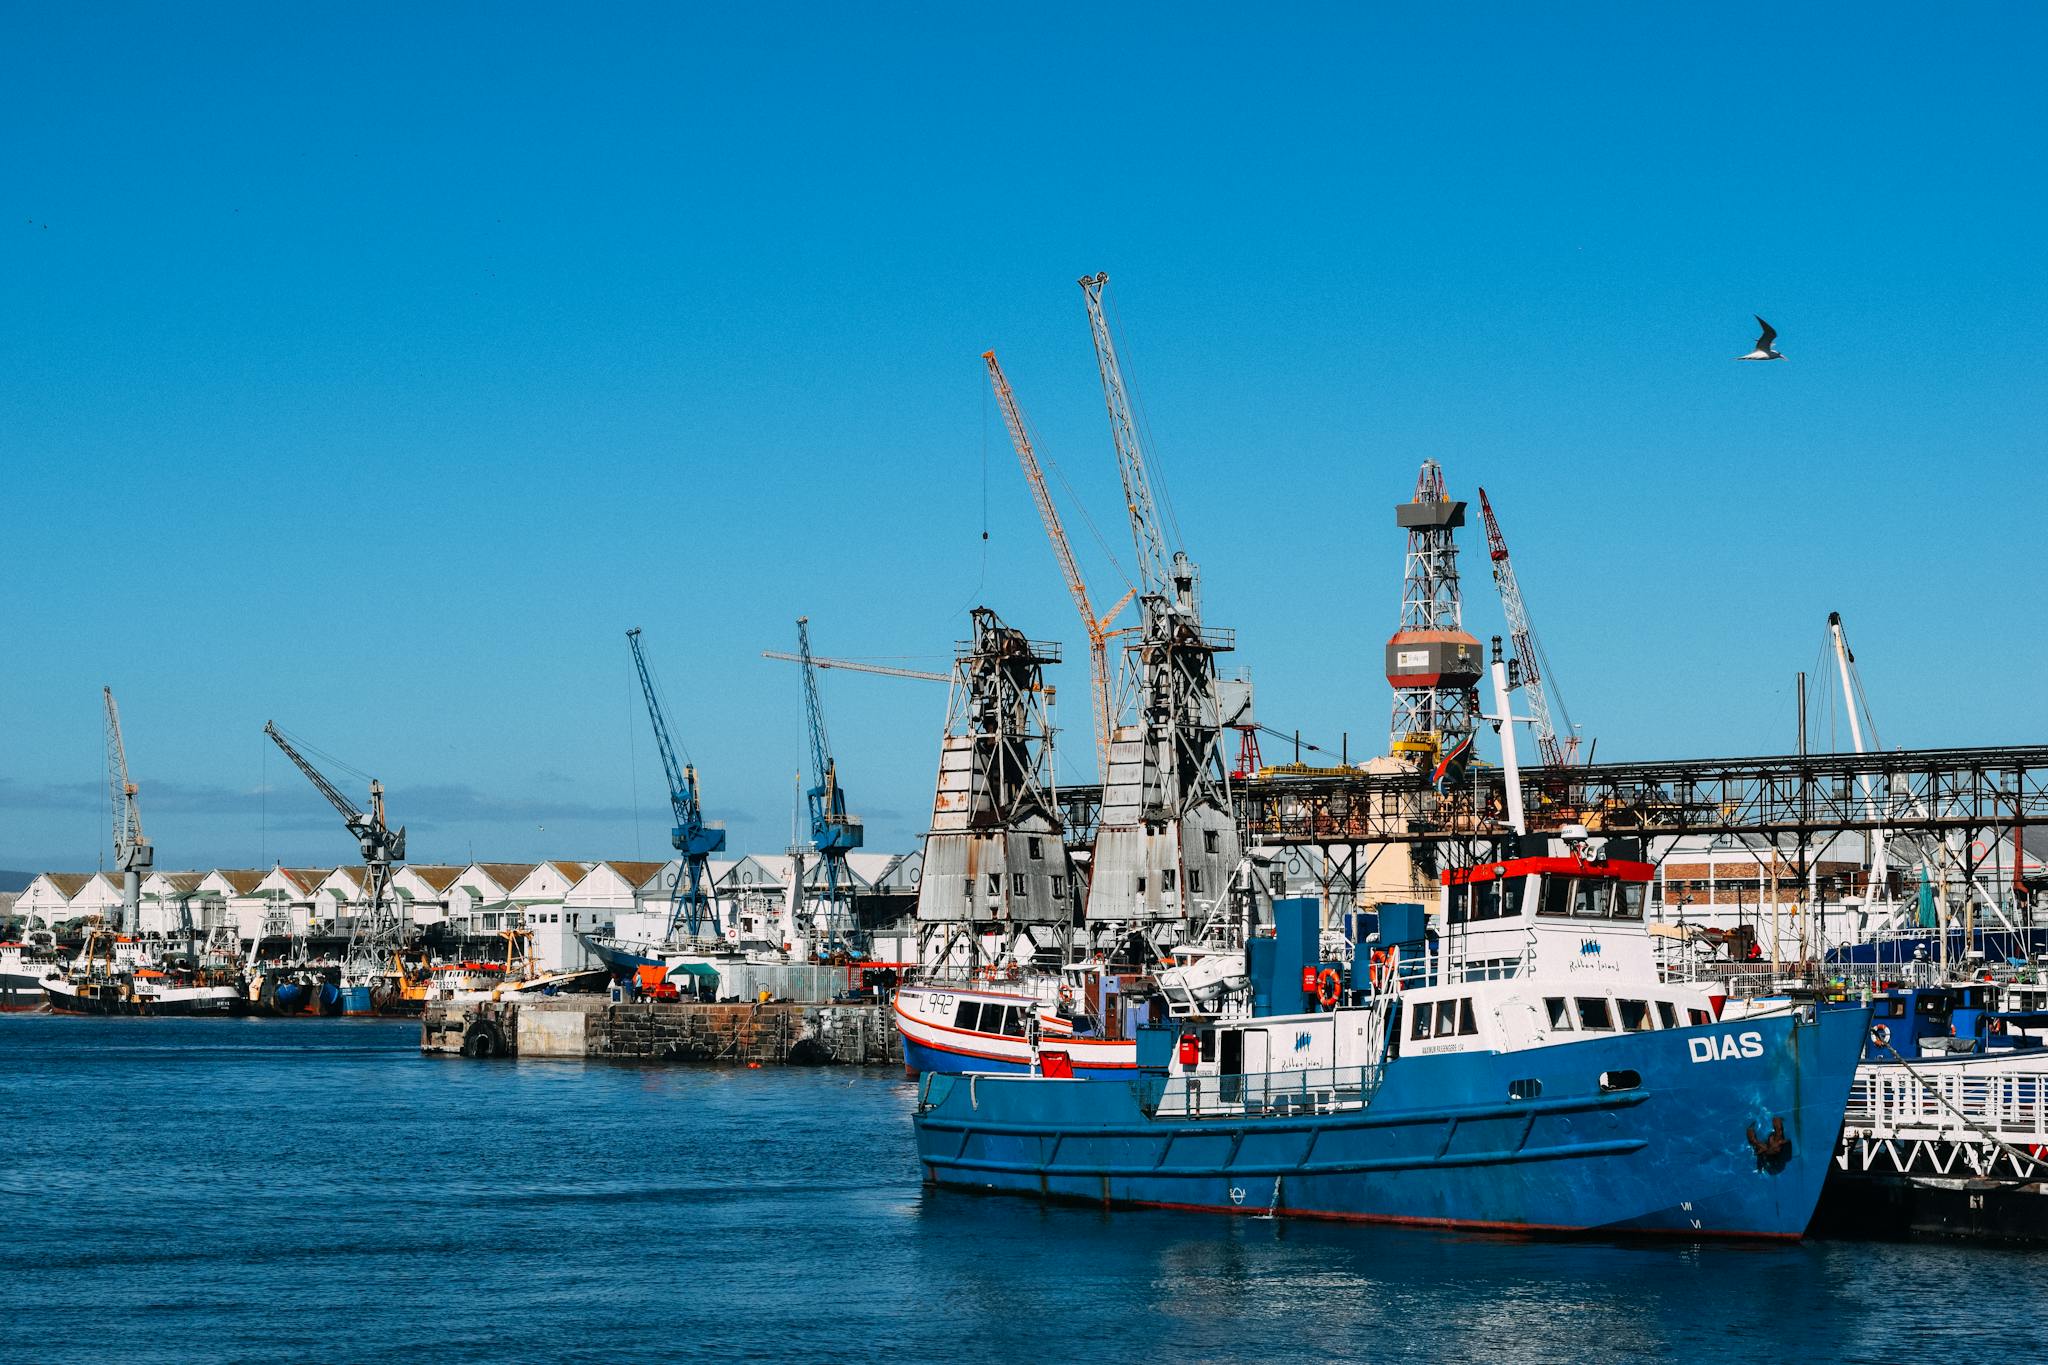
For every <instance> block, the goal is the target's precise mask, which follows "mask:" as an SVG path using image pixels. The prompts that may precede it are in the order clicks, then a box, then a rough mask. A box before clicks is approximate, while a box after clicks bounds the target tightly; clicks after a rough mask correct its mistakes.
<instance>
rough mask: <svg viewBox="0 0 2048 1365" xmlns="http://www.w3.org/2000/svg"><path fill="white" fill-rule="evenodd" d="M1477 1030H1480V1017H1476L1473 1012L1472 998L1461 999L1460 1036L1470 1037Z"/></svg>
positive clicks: (1459, 1010)
mask: <svg viewBox="0 0 2048 1365" xmlns="http://www.w3.org/2000/svg"><path fill="white" fill-rule="evenodd" d="M1477 1032H1479V1020H1478V1018H1477V1017H1476V1016H1475V1015H1474V1014H1473V1012H1472V1002H1471V1000H1470V999H1464V1000H1460V1001H1459V1002H1458V1034H1459V1036H1460V1037H1470V1036H1472V1035H1473V1034H1475V1033H1477Z"/></svg>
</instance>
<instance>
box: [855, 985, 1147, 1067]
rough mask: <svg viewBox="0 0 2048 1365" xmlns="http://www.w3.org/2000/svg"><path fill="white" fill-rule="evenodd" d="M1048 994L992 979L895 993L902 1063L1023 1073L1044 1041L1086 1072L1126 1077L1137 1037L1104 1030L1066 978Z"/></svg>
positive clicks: (1034, 1061)
mask: <svg viewBox="0 0 2048 1365" xmlns="http://www.w3.org/2000/svg"><path fill="white" fill-rule="evenodd" d="M1049 993H1051V994H1052V995H1053V1000H1052V1001H1048V1000H1046V999H1044V998H1043V997H1042V996H1041V995H1039V994H1033V993H1028V992H1025V991H1022V990H1019V989H1016V988H999V987H996V986H992V985H975V984H965V985H948V984H946V983H943V982H940V983H926V984H922V985H917V986H906V987H904V988H902V989H901V990H899V991H897V993H896V1000H895V1012H896V1027H897V1030H898V1031H899V1032H900V1033H901V1034H902V1035H903V1064H904V1066H906V1067H907V1068H909V1069H910V1070H912V1071H919V1072H969V1071H974V1072H990V1073H1005V1072H1008V1073H1025V1072H1029V1071H1032V1070H1034V1069H1036V1068H1037V1067H1038V1065H1039V1056H1040V1046H1041V1044H1043V1045H1044V1047H1046V1048H1047V1049H1049V1050H1051V1051H1054V1052H1056V1053H1057V1054H1059V1055H1060V1056H1061V1058H1062V1061H1061V1062H1059V1063H1055V1067H1056V1068H1057V1067H1058V1066H1060V1065H1065V1066H1066V1067H1067V1068H1068V1069H1069V1071H1070V1073H1071V1074H1072V1075H1075V1076H1079V1077H1082V1078H1084V1079H1085V1078H1093V1077H1119V1078H1125V1079H1128V1078H1129V1077H1130V1076H1131V1075H1132V1074H1133V1073H1134V1072H1135V1070H1136V1068H1137V1064H1138V1053H1137V1043H1136V1042H1135V1041H1134V1040H1132V1039H1130V1038H1113V1037H1105V1036H1103V1034H1102V1029H1101V1024H1100V1023H1099V1022H1098V1021H1099V1018H1100V1016H1099V1015H1096V1014H1091V1013H1087V1012H1085V1011H1083V1010H1077V1009H1076V1008H1075V1001H1076V999H1077V995H1078V993H1077V992H1076V990H1075V989H1074V987H1073V986H1071V985H1068V984H1065V983H1062V984H1060V985H1059V986H1058V987H1056V988H1055V989H1053V990H1052V991H1051V992H1049Z"/></svg>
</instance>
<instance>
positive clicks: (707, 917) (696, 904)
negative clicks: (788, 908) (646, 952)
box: [626, 626, 725, 943]
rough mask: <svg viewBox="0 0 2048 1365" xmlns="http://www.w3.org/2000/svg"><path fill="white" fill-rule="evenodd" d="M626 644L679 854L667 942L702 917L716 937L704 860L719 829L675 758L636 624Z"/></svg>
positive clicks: (721, 841) (690, 766)
mask: <svg viewBox="0 0 2048 1365" xmlns="http://www.w3.org/2000/svg"><path fill="white" fill-rule="evenodd" d="M626 643H627V644H628V645H630V646H631V647H632V650H633V667H634V668H635V669H637V670H638V671H639V674H640V691H641V694H642V695H643V696H645V697H646V698H647V719H648V720H649V721H650V722H652V723H653V725H654V746H655V747H656V748H657V749H659V750H661V771H662V773H663V774H664V775H665V776H666V777H667V779H668V804H669V808H670V809H671V810H673V811H674V812H675V818H676V823H675V827H674V828H673V829H671V830H670V831H669V842H671V843H672V844H674V845H675V850H676V852H677V853H679V854H681V855H682V858H683V865H682V868H681V869H680V870H679V871H678V872H677V873H676V879H675V882H674V883H673V884H672V885H671V886H670V887H669V893H668V907H669V915H668V937H669V941H670V942H671V943H673V942H674V941H675V937H676V931H677V930H678V929H687V930H688V931H689V936H690V937H691V938H692V939H695V938H696V937H698V935H699V933H700V932H701V931H702V929H703V927H704V925H705V924H706V923H707V922H708V923H709V924H710V926H711V932H712V935H713V936H720V935H722V934H723V933H724V929H723V927H722V926H721V925H720V924H719V922H718V907H717V905H716V904H715V903H713V901H712V900H711V898H710V897H709V896H708V895H706V893H705V889H706V877H705V872H706V867H705V864H706V863H707V862H709V861H710V858H711V855H712V854H714V853H716V852H718V851H719V850H720V849H722V848H724V847H725V831H724V830H723V829H719V828H717V827H716V826H713V825H707V824H705V823H704V807H703V804H702V803H701V802H700V801H699V800H698V799H697V766H696V765H695V764H694V763H684V762H681V761H680V760H679V759H677V757H676V746H675V741H674V740H672V739H670V738H669V733H668V720H667V718H666V717H665V716H663V715H662V713H661V699H660V698H659V697H657V696H655V694H654V679H653V678H652V677H651V676H649V674H648V672H647V656H646V655H645V654H644V653H642V652H641V649H640V627H638V626H635V627H633V628H632V629H631V630H629V631H627V632H626ZM686 882H687V885H686V884H685V883H686Z"/></svg>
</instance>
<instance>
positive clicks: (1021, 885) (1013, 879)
mask: <svg viewBox="0 0 2048 1365" xmlns="http://www.w3.org/2000/svg"><path fill="white" fill-rule="evenodd" d="M1010 887H1011V889H1012V890H1014V891H1015V892H1016V893H1017V894H1018V895H1020V896H1028V895H1030V894H1031V892H1030V890H1029V888H1028V887H1027V885H1026V884H1025V881H1024V874H1023V873H1022V872H1013V873H1011V874H1010Z"/></svg>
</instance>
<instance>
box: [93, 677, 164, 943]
mask: <svg viewBox="0 0 2048 1365" xmlns="http://www.w3.org/2000/svg"><path fill="white" fill-rule="evenodd" d="M100 692H101V694H102V695H103V696H104V697H105V699H106V704H107V782H108V785H109V786H110V788H111V789H112V790H111V791H110V793H109V795H110V796H111V797H112V798H113V801H112V805H113V812H114V866H115V867H116V868H118V869H119V870H120V873H121V922H120V924H119V925H118V926H117V929H118V930H119V932H121V933H129V934H132V933H134V932H136V931H137V930H138V929H140V928H141V927H142V874H143V872H144V871H145V870H146V869H147V868H148V867H149V866H150V865H151V864H152V863H153V862H154V861H155V860H156V851H155V850H154V849H153V848H151V847H150V843H149V839H148V838H147V837H146V836H145V835H144V834H143V832H142V807H141V806H139V805H137V804H136V801H135V784H134V783H133V782H132V781H130V780H129V778H128V750H127V747H126V746H125V745H123V744H122V742H121V710H120V708H119V707H117V706H115V705H114V689H113V688H111V687H102V688H101V689H100Z"/></svg>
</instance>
